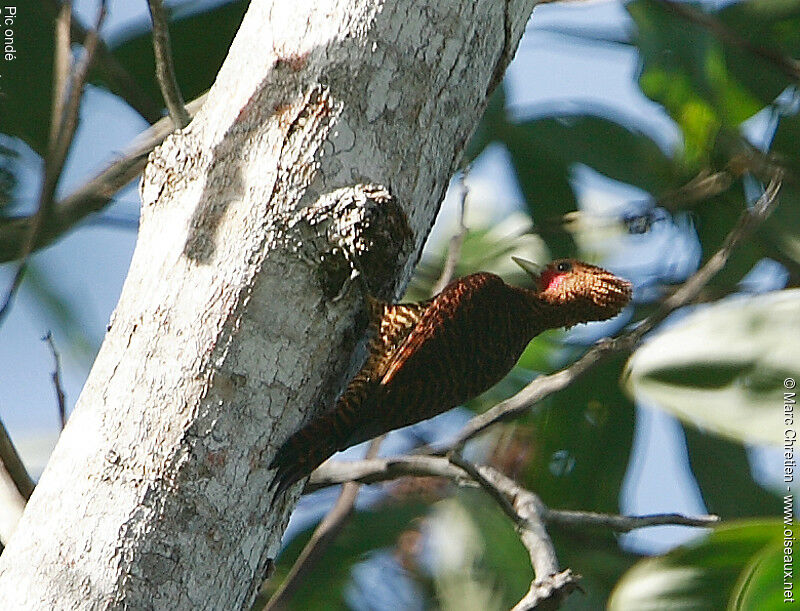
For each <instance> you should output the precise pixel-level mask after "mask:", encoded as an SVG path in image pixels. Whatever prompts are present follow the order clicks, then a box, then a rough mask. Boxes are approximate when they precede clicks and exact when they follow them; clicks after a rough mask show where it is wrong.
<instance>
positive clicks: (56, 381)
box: [42, 331, 67, 431]
mask: <svg viewBox="0 0 800 611" xmlns="http://www.w3.org/2000/svg"><path fill="white" fill-rule="evenodd" d="M42 340H43V341H46V342H47V345H48V346H50V353H51V354H52V355H53V373H52V374H50V377H52V378H53V386H54V387H55V390H56V400H57V401H58V418H59V421H60V422H61V430H62V431H63V430H64V427H65V426H66V425H67V402H66V396H65V395H64V389H63V388H62V386H61V357H60V356H59V354H58V350H56V343H55V341H53V333H52V331H48V332H47V335H45V336H44V337H43V338H42Z"/></svg>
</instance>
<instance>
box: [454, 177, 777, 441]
mask: <svg viewBox="0 0 800 611" xmlns="http://www.w3.org/2000/svg"><path fill="white" fill-rule="evenodd" d="M782 178H783V175H782V172H781V171H780V170H776V171H775V176H774V178H773V179H772V180H771V181H770V183H769V185H768V186H767V188H766V190H765V191H764V193H763V194H762V195H761V197H760V198H759V199H758V201H757V202H756V203H755V204H754V205H753V207H752V208H750V209H748V210H746V211H745V212H744V213H743V214H742V216H741V217H740V218H739V221H738V222H737V223H736V225H735V226H734V228H733V229H732V230H731V231H730V232H729V233H728V235H727V236H726V238H725V241H724V242H723V244H722V246H721V247H720V249H719V250H718V251H717V252H715V253H714V254H713V255H712V256H711V258H710V259H709V260H708V261H707V262H706V264H705V265H703V267H701V268H700V269H699V270H698V271H697V272H696V273H695V274H694V275H693V276H692V277H691V278H689V279H688V280H687V281H686V282H685V283H684V284H683V285H682V286H681V287H680V288H679V289H678V290H677V291H675V292H674V293H673V294H672V295H670V296H669V297H668V298H667V299H665V300H664V301H663V302H662V304H661V306H660V307H659V309H658V310H656V311H655V312H654V313H653V314H652V315H650V316H649V317H648V318H647V319H645V320H644V321H642V323H640V324H639V325H638V326H637V327H636V328H635V329H633V330H632V331H629V332H628V333H626V334H624V335H621V336H620V337H618V338H616V339H612V340H608V339H607V340H602V341H600V342H599V343H597V344H596V345H595V346H594V347H593V348H591V349H590V350H589V351H588V352H587V353H586V354H584V355H583V356H582V357H581V358H580V359H578V360H577V361H575V362H574V363H573V364H572V365H570V366H569V367H566V368H565V369H562V370H561V371H557V372H556V373H553V374H550V375H546V376H540V377H538V378H536V379H535V380H534V381H533V382H531V383H530V384H528V385H527V386H525V387H524V388H523V389H522V390H520V391H519V392H518V393H517V394H515V395H514V396H512V397H510V398H508V399H506V400H505V401H501V402H500V403H498V404H497V405H495V406H494V407H492V408H491V409H489V410H487V411H485V412H484V413H482V414H479V415H477V416H475V417H474V418H472V419H471V420H470V421H469V422H468V423H467V424H466V425H465V426H464V428H463V429H462V430H461V431H460V432H459V434H458V435H457V436H456V438H455V440H454V441H453V442H452V444H451V445H450V446H449V447H448V448H445V449H444V450H443V451H444V452H447V451H448V450H450V449H452V448H458V447H460V446H461V445H463V444H464V443H465V442H466V441H467V440H469V439H472V438H473V437H474V436H475V435H477V434H478V433H480V432H482V431H484V430H486V429H487V428H488V427H490V426H492V425H493V424H496V423H498V422H501V421H503V420H507V419H509V418H513V417H515V416H517V415H519V414H521V413H524V412H527V411H528V410H529V409H530V408H531V407H532V406H533V405H535V404H536V403H538V402H539V401H541V400H542V399H544V398H545V397H548V396H550V395H551V394H553V393H555V392H557V391H559V390H562V389H564V388H566V387H567V386H569V385H570V384H572V383H573V382H574V381H575V380H577V379H578V378H579V377H580V376H582V375H583V374H585V373H586V372H587V371H589V370H590V369H592V367H594V366H595V365H597V364H598V363H600V362H602V361H604V360H605V359H606V358H608V357H610V356H611V355H613V354H618V353H622V352H629V351H631V350H633V348H634V347H635V346H636V345H637V344H638V343H639V341H640V340H641V339H642V337H643V336H644V335H645V334H646V333H647V332H649V331H651V330H652V329H653V328H654V327H655V326H656V325H657V324H659V323H660V322H662V321H663V320H664V319H665V318H667V316H669V315H670V314H671V313H672V312H673V311H674V310H676V309H678V308H680V307H682V306H685V305H687V304H688V303H690V302H691V301H692V300H693V299H694V298H695V297H696V296H697V295H698V294H700V292H701V291H702V289H703V287H704V286H705V285H706V284H708V282H709V281H710V280H711V279H712V278H713V277H714V276H715V275H717V274H718V273H719V272H720V271H721V270H722V268H723V267H724V266H725V264H726V263H727V261H728V258H729V257H730V255H731V252H732V251H733V249H734V248H735V247H736V246H737V245H738V244H739V243H740V242H741V241H742V239H743V238H745V237H746V236H747V235H749V234H750V233H751V232H752V231H753V229H755V227H757V226H758V225H760V224H761V223H763V222H764V220H766V218H767V217H769V215H770V214H772V211H773V210H774V209H775V207H776V206H777V204H778V193H779V191H780V188H781V181H782Z"/></svg>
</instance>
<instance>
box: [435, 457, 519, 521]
mask: <svg viewBox="0 0 800 611" xmlns="http://www.w3.org/2000/svg"><path fill="white" fill-rule="evenodd" d="M447 460H449V461H450V462H451V463H453V464H454V465H455V466H457V467H459V468H461V469H463V470H464V471H465V472H466V473H467V475H469V476H470V477H471V478H472V479H473V480H475V482H477V484H478V485H479V486H481V487H482V488H483V489H484V490H486V492H487V493H488V494H489V496H491V497H492V498H493V499H494V501H495V502H496V503H497V504H498V506H499V507H500V509H502V510H503V513H505V514H506V515H507V516H508V517H509V518H510V519H511V521H512V522H514V524H516V525H517V526H522V525H523V520H522V518H520V516H519V514H518V513H517V512H516V510H515V509H514V508H513V507H512V506H511V503H510V502H509V500H508V498H506V496H505V495H504V494H503V493H502V492H500V490H498V488H497V486H495V485H494V484H492V483H491V482H490V481H489V480H487V479H486V478H485V477H484V476H483V474H482V473H481V472H480V471H479V470H478V468H477V467H476V466H475V465H473V464H472V463H471V462H469V461H467V460H464V458H463V457H462V456H461V455H460V454H459V453H458V452H455V451H453V452H448V454H447Z"/></svg>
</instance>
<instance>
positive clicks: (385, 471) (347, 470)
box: [304, 455, 720, 532]
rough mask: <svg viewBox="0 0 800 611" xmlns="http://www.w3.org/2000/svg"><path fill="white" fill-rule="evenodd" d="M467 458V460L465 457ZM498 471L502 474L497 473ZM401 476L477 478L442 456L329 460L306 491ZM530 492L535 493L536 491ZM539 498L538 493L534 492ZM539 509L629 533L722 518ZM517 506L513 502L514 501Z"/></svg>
mask: <svg viewBox="0 0 800 611" xmlns="http://www.w3.org/2000/svg"><path fill="white" fill-rule="evenodd" d="M462 460H463V459H462ZM473 469H476V470H477V471H478V472H479V473H480V474H481V477H482V478H483V479H486V480H488V481H489V482H490V483H491V485H493V486H495V487H497V488H498V489H499V490H500V491H501V492H502V493H503V494H504V495H506V496H509V495H510V494H511V493H512V492H513V493H514V494H516V493H518V491H519V490H524V488H521V487H520V486H519V485H518V484H517V483H516V482H514V481H513V480H512V479H510V478H508V477H506V476H505V475H502V474H501V473H500V472H499V471H497V469H494V468H492V467H487V466H474V465H473ZM495 474H498V475H497V476H495ZM401 477H444V478H446V479H449V480H452V481H454V482H456V483H458V484H463V483H464V482H465V481H474V482H475V483H477V484H479V485H482V484H481V482H480V481H477V480H474V478H473V476H472V475H470V473H469V472H467V470H465V469H464V468H462V467H461V466H458V465H456V464H455V463H453V462H451V460H450V458H444V457H441V456H424V455H412V456H390V457H386V458H373V459H370V460H366V459H365V460H329V461H327V462H326V463H325V464H323V465H322V466H320V467H319V468H317V469H316V470H315V471H314V473H312V474H311V478H310V479H309V481H308V484H306V488H305V490H304V492H305V493H308V492H311V491H314V490H321V489H323V488H328V487H330V486H338V485H340V484H343V483H345V482H350V481H357V482H361V483H362V484H377V483H379V482H386V481H392V480H396V479H399V478H401ZM527 492H529V493H530V494H531V495H533V493H532V492H530V491H527ZM534 497H536V495H534ZM536 499H537V500H536V502H537V504H538V511H539V512H540V513H541V515H542V519H543V520H544V521H545V522H548V523H552V524H559V525H563V526H565V527H579V528H584V527H606V528H611V529H612V530H616V531H619V532H628V531H630V530H634V529H637V528H646V527H648V526H665V525H678V526H695V527H702V528H709V527H712V526H718V525H719V524H720V519H719V517H718V516H715V515H703V516H696V517H687V516H684V515H682V514H678V513H663V514H654V515H648V516H620V515H614V514H606V513H594V512H588V511H568V510H561V509H550V508H548V507H547V506H546V505H545V504H544V503H543V502H542V501H541V500H539V499H538V497H536ZM512 506H513V504H512Z"/></svg>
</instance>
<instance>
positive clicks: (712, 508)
mask: <svg viewBox="0 0 800 611" xmlns="http://www.w3.org/2000/svg"><path fill="white" fill-rule="evenodd" d="M683 431H684V434H685V435H686V448H687V450H688V453H689V465H690V467H691V470H692V473H693V474H694V477H695V479H696V480H697V484H698V486H700V494H701V495H702V496H703V504H704V505H705V506H706V508H707V509H708V511H709V512H710V513H713V514H716V515H720V516H725V518H726V519H730V518H744V517H753V516H762V515H774V514H775V508H776V507H778V506H779V505H780V501H779V499H778V496H777V495H776V494H775V493H774V492H772V491H770V490H765V489H764V488H762V487H761V486H760V485H759V484H758V483H757V482H755V481H754V479H753V471H752V469H751V467H750V460H749V458H748V456H747V448H745V447H744V446H743V445H742V444H741V443H738V442H735V441H730V440H728V439H726V438H724V437H718V436H716V435H706V434H705V433H702V432H700V431H698V430H696V429H694V428H692V427H690V426H688V425H685V426H684V427H683Z"/></svg>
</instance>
